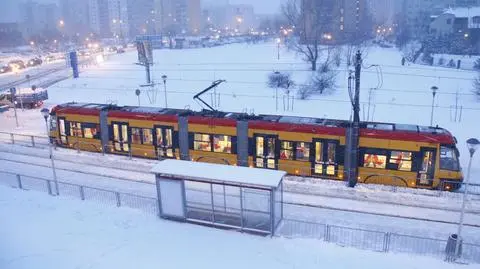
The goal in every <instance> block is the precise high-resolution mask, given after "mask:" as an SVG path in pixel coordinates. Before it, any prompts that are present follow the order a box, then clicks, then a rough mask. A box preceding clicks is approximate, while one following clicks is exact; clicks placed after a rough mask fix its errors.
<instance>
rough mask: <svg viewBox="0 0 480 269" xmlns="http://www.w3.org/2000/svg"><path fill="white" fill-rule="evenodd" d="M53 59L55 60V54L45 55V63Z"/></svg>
mask: <svg viewBox="0 0 480 269" xmlns="http://www.w3.org/2000/svg"><path fill="white" fill-rule="evenodd" d="M53 61H55V56H53V55H48V56H47V57H45V62H46V63H51V62H53Z"/></svg>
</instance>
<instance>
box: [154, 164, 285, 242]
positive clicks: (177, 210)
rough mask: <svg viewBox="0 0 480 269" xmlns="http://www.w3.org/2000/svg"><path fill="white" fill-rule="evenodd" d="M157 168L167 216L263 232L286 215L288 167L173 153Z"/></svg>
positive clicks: (161, 208)
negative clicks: (173, 156) (236, 163)
mask: <svg viewBox="0 0 480 269" xmlns="http://www.w3.org/2000/svg"><path fill="white" fill-rule="evenodd" d="M151 172H152V173H154V174H155V178H156V186H157V195H158V209H159V216H160V217H161V218H164V219H170V220H177V221H182V222H190V223H196V224H201V225H207V226H211V227H217V228H222V229H232V230H238V231H242V232H249V233H254V234H260V235H274V234H275V230H276V228H277V227H278V225H279V224H280V222H281V220H282V218H283V203H282V202H283V187H282V183H283V178H284V177H285V175H286V173H285V172H283V171H277V170H267V169H259V168H249V167H239V166H229V165H222V164H211V163H200V162H190V161H182V160H170V159H169V160H164V161H161V162H159V163H158V164H157V165H156V166H154V167H153V168H152V170H151Z"/></svg>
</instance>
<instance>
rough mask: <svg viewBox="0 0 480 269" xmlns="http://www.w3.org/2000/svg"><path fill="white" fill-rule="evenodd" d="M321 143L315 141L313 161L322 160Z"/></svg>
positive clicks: (318, 161)
mask: <svg viewBox="0 0 480 269" xmlns="http://www.w3.org/2000/svg"><path fill="white" fill-rule="evenodd" d="M322 153H323V151H322V143H320V142H316V143H315V162H316V163H320V162H322V161H323V156H322Z"/></svg>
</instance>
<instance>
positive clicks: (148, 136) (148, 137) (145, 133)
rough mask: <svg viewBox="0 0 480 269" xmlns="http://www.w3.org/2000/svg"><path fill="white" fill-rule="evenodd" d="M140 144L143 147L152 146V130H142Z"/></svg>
mask: <svg viewBox="0 0 480 269" xmlns="http://www.w3.org/2000/svg"><path fill="white" fill-rule="evenodd" d="M142 142H143V144H144V145H151V144H153V135H152V130H150V129H142Z"/></svg>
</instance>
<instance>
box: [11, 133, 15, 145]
mask: <svg viewBox="0 0 480 269" xmlns="http://www.w3.org/2000/svg"><path fill="white" fill-rule="evenodd" d="M10 139H11V140H12V144H15V138H14V136H13V134H10Z"/></svg>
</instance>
